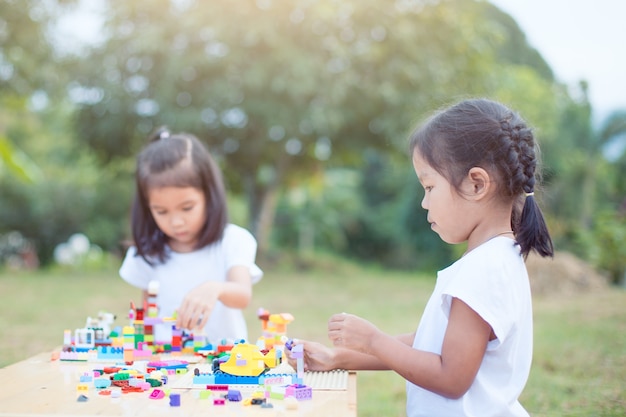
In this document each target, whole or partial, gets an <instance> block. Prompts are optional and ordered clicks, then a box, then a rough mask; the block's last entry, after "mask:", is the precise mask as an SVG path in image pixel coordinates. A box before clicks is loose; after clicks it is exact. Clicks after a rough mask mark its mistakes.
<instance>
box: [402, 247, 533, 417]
mask: <svg viewBox="0 0 626 417" xmlns="http://www.w3.org/2000/svg"><path fill="white" fill-rule="evenodd" d="M453 298H458V299H460V300H462V301H463V302H464V303H466V304H467V305H468V306H469V307H470V308H472V309H473V310H474V311H475V312H477V313H478V314H479V315H480V316H481V317H482V318H483V319H484V320H485V321H486V322H487V323H489V325H490V326H491V328H492V329H493V331H494V333H495V336H496V338H495V339H494V340H491V341H490V342H489V343H488V345H487V350H486V352H485V356H484V358H483V361H482V363H481V365H480V368H479V370H478V373H477V375H476V378H475V380H474V382H473V383H472V385H471V386H470V388H469V390H468V391H467V392H466V393H465V395H463V397H461V398H459V399H456V400H452V399H447V398H445V397H443V396H440V395H437V394H435V393H432V392H430V391H427V390H425V389H423V388H420V387H418V386H416V385H414V384H412V383H410V382H407V384H406V385H407V415H408V416H409V417H418V416H428V417H432V416H475V417H491V416H493V417H496V416H498V417H504V416H511V417H518V416H519V417H521V416H524V417H527V416H528V413H527V412H526V411H525V410H524V408H523V407H522V406H521V404H520V403H519V401H518V397H519V395H520V394H521V392H522V390H523V389H524V386H525V385H526V381H527V380H528V374H529V372H530V366H531V361H532V350H533V325H532V300H531V293H530V283H529V281H528V273H527V271H526V266H525V264H524V261H523V258H522V256H521V255H520V251H519V247H518V246H515V244H514V242H513V240H511V239H508V238H506V237H497V238H494V239H491V240H490V241H488V242H486V243H484V244H483V245H481V246H479V247H477V248H475V249H474V250H472V251H471V252H469V253H467V254H466V255H465V256H463V257H462V258H461V259H459V260H458V261H457V262H455V263H454V264H452V265H451V266H449V267H448V268H446V269H444V270H442V271H439V273H438V274H437V283H436V285H435V289H434V291H433V294H432V295H431V297H430V300H429V301H428V303H427V305H426V308H425V309H424V314H423V316H422V319H421V321H420V324H419V327H418V329H417V333H416V335H415V340H414V342H413V347H414V348H415V349H419V350H423V351H427V352H433V353H436V354H441V349H442V345H443V339H444V335H445V331H446V328H447V325H448V318H449V315H450V307H451V304H452V299H453Z"/></svg>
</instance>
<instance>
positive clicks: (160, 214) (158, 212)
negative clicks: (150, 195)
mask: <svg viewBox="0 0 626 417" xmlns="http://www.w3.org/2000/svg"><path fill="white" fill-rule="evenodd" d="M155 213H156V214H158V215H159V216H163V215H164V214H165V213H167V212H165V211H162V210H159V211H155Z"/></svg>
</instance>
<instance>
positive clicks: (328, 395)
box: [0, 353, 357, 417]
mask: <svg viewBox="0 0 626 417" xmlns="http://www.w3.org/2000/svg"><path fill="white" fill-rule="evenodd" d="M50 358H51V353H41V354H39V355H37V356H34V357H32V358H29V359H26V360H24V361H21V362H18V363H16V364H13V365H10V366H7V367H5V368H1V369H0V416H76V415H82V416H133V417H135V416H137V417H141V416H146V417H158V416H168V417H169V416H180V417H191V416H213V415H215V416H241V417H248V416H251V417H254V416H263V417H268V416H277V417H278V416H285V417H289V416H298V417H303V416H311V417H314V416H315V417H318V416H324V417H344V416H356V415H357V410H356V401H357V398H356V373H355V372H350V373H349V374H348V383H347V388H346V389H333V390H320V389H314V390H313V399H312V400H307V401H300V402H298V407H297V408H296V409H290V408H288V407H287V403H286V402H285V401H284V400H278V399H276V400H274V399H270V400H268V401H269V402H270V403H271V404H272V405H273V408H261V407H260V406H258V405H249V406H245V405H243V404H242V403H241V402H226V404H225V405H222V406H220V405H213V400H212V399H200V398H199V395H198V393H199V390H198V389H193V388H185V389H177V388H172V389H171V392H172V393H174V392H175V393H179V394H180V407H172V406H170V403H169V399H168V398H167V397H166V398H163V399H151V398H150V391H146V392H139V393H136V392H133V393H127V394H122V396H121V397H118V398H112V397H110V396H102V395H99V394H98V392H97V390H96V388H95V387H94V386H93V383H88V385H89V391H88V393H87V397H88V400H87V401H85V402H79V401H78V397H79V395H80V393H79V392H78V391H77V388H78V385H79V384H80V376H81V375H83V374H84V373H85V372H89V371H91V370H93V369H97V368H98V367H99V365H100V367H102V365H101V364H94V363H91V362H66V361H59V360H55V361H51V360H50ZM110 365H111V364H107V366H110ZM168 385H169V384H168ZM174 385H175V384H174ZM166 388H167V385H165V386H163V389H166ZM251 389H252V390H254V388H251ZM242 394H244V398H245V396H246V394H245V392H244V391H242Z"/></svg>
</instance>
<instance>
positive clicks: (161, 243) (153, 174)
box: [131, 127, 228, 264]
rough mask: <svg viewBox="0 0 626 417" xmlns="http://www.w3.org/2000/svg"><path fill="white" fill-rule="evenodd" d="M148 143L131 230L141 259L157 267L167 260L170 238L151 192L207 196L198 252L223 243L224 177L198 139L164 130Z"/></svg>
mask: <svg viewBox="0 0 626 417" xmlns="http://www.w3.org/2000/svg"><path fill="white" fill-rule="evenodd" d="M148 140H149V143H148V145H147V146H146V147H145V148H144V149H143V150H142V151H141V152H140V153H139V155H138V156H137V169H136V172H135V181H136V191H135V198H134V201H133V206H132V213H131V222H132V225H131V228H132V233H133V239H134V241H135V246H136V247H137V255H138V256H141V257H143V258H144V259H145V260H146V262H148V263H149V264H153V263H154V261H157V260H158V261H159V262H164V261H165V260H166V259H167V254H166V252H165V244H166V243H167V237H166V236H165V235H164V233H163V232H162V231H161V230H160V229H159V227H158V226H157V224H156V222H155V220H154V218H153V217H152V213H151V212H150V207H149V203H148V198H147V196H148V191H149V190H150V189H153V188H159V187H193V188H196V189H198V190H200V191H202V192H203V193H204V198H205V202H206V204H205V206H206V213H205V218H206V223H205V225H204V227H203V229H202V230H201V232H200V238H199V240H198V244H197V248H201V247H203V246H206V245H208V244H211V243H213V242H216V241H219V240H220V239H222V236H223V234H224V228H225V227H226V223H227V221H228V216H227V207H226V193H225V191H224V182H223V180H222V174H221V172H220V170H219V168H218V166H217V164H216V163H215V161H214V160H213V158H212V157H211V154H210V153H209V151H208V150H207V148H206V147H205V146H204V145H203V144H202V143H201V142H200V141H199V140H198V138H196V137H195V136H193V135H190V134H186V133H176V134H172V133H170V132H169V131H168V130H167V128H165V127H161V128H159V129H157V130H156V131H155V132H154V133H152V134H151V135H150V136H149V137H148Z"/></svg>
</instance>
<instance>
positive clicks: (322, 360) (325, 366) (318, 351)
mask: <svg viewBox="0 0 626 417" xmlns="http://www.w3.org/2000/svg"><path fill="white" fill-rule="evenodd" d="M294 343H295V344H298V345H304V370H305V371H331V370H333V369H335V368H336V367H335V365H334V362H335V350H334V349H331V348H329V347H326V346H324V345H322V344H321V343H317V342H308V341H306V340H294ZM287 359H288V361H289V365H291V366H292V367H293V368H294V369H296V366H297V364H296V360H295V359H293V358H292V357H291V352H289V354H288V355H287Z"/></svg>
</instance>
